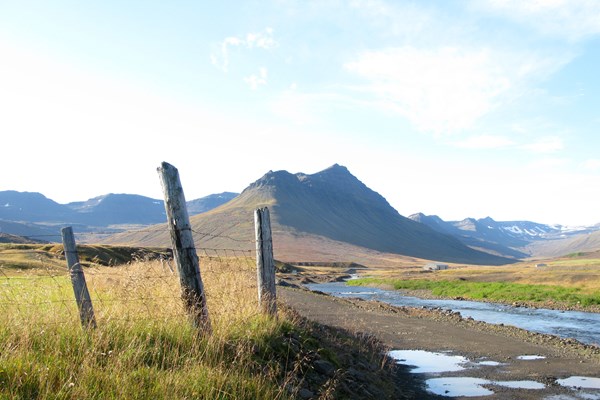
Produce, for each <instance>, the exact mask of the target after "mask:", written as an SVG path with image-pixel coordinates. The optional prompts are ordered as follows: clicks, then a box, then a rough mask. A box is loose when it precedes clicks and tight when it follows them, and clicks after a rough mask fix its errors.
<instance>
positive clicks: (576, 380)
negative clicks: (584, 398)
mask: <svg viewBox="0 0 600 400" xmlns="http://www.w3.org/2000/svg"><path fill="white" fill-rule="evenodd" d="M556 383H558V384H559V385H561V386H565V387H568V388H573V389H579V388H582V389H598V390H600V378H591V377H587V376H571V377H570V378H566V379H557V380H556Z"/></svg>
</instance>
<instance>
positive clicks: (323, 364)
mask: <svg viewBox="0 0 600 400" xmlns="http://www.w3.org/2000/svg"><path fill="white" fill-rule="evenodd" d="M313 366H314V368H315V371H317V372H318V373H320V374H322V375H326V376H329V377H332V376H333V374H334V372H335V367H334V366H333V364H331V363H330V362H329V361H325V360H317V361H315V362H314V364H313Z"/></svg>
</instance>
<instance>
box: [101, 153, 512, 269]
mask: <svg viewBox="0 0 600 400" xmlns="http://www.w3.org/2000/svg"><path fill="white" fill-rule="evenodd" d="M262 206H269V208H270V210H271V221H272V224H273V231H274V236H275V239H274V240H275V244H274V247H275V253H276V254H275V255H276V257H277V258H279V259H281V260H283V261H286V260H294V261H298V260H299V259H298V256H299V254H298V251H297V250H295V249H294V243H295V244H296V245H299V246H301V247H302V250H303V251H302V255H303V257H304V259H305V260H307V261H311V258H312V257H313V252H312V251H311V247H312V246H311V245H310V243H315V242H319V241H322V240H323V239H319V238H326V239H327V240H328V241H329V242H331V243H332V244H333V243H335V245H334V246H333V247H334V248H337V249H339V248H340V246H341V247H343V246H344V245H345V246H348V245H350V246H354V247H355V248H364V249H369V250H371V251H377V252H384V253H391V254H401V255H404V256H409V257H417V258H424V259H433V260H440V261H447V262H464V263H482V264H505V263H506V262H509V260H507V259H505V258H500V257H496V256H492V255H490V254H487V253H483V252H479V251H475V250H473V249H470V248H468V247H467V246H465V245H464V244H463V243H461V242H460V241H459V240H457V239H456V238H453V237H451V236H449V235H445V234H442V233H439V232H436V231H434V230H433V229H431V228H429V227H427V226H424V225H423V224H419V223H417V222H415V221H412V220H410V219H408V218H405V217H403V216H401V215H400V214H399V213H398V212H397V211H396V210H395V209H394V208H392V207H391V206H390V205H389V203H388V202H387V201H386V200H385V198H383V196H381V195H380V194H378V193H376V192H374V191H373V190H371V189H369V188H368V187H367V186H366V185H365V184H363V183H362V182H361V181H359V180H358V179H357V178H356V177H354V176H353V175H352V174H351V173H350V172H349V171H348V170H347V169H346V168H345V167H342V166H339V165H337V164H336V165H334V166H332V167H330V168H328V169H326V170H324V171H321V172H318V173H316V174H312V175H307V174H303V173H298V174H291V173H289V172H286V171H276V172H273V171H269V172H268V173H267V174H265V175H264V176H263V177H262V178H260V179H258V180H257V181H256V182H254V183H252V184H251V185H249V186H248V187H247V188H246V189H245V190H244V191H243V192H242V193H241V194H240V195H239V196H238V197H236V198H234V199H233V200H231V201H230V202H228V203H226V204H224V205H222V206H221V207H218V208H216V209H213V210H211V211H209V212H207V213H204V214H200V215H197V216H194V217H191V222H192V225H193V228H194V231H195V238H196V241H197V242H198V243H199V245H200V246H201V247H217V246H228V247H229V246H236V247H238V248H242V247H245V248H252V238H253V210H254V209H256V208H258V207H262ZM214 236H221V237H214ZM223 236H227V237H226V238H224V237H223ZM110 240H113V241H117V242H120V243H130V244H131V243H144V244H149V245H166V244H168V234H167V232H166V231H162V232H158V233H152V232H147V231H146V232H140V233H137V234H136V233H131V234H122V235H117V236H114V237H112V238H111V239H110ZM278 246H280V247H278ZM229 248H231V247H229ZM321 248H322V247H321ZM323 250H324V251H326V250H325V249H323ZM330 251H331V252H335V253H336V254H331V255H330V257H336V258H338V259H337V260H335V261H348V260H339V257H340V256H341V255H344V253H337V251H335V250H334V249H331V250H330ZM292 253H295V254H294V256H293V257H292V256H291V254H292Z"/></svg>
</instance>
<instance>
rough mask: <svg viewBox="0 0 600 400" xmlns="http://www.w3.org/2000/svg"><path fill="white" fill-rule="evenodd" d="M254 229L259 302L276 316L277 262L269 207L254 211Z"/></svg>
mask: <svg viewBox="0 0 600 400" xmlns="http://www.w3.org/2000/svg"><path fill="white" fill-rule="evenodd" d="M254 228H255V231H256V270H257V281H258V302H259V304H260V306H261V307H262V309H263V310H264V311H265V312H266V313H268V314H270V315H276V314H277V293H276V289H275V261H274V259H273V239H272V236H271V218H270V216H269V209H268V208H267V207H264V208H259V209H256V210H255V211H254Z"/></svg>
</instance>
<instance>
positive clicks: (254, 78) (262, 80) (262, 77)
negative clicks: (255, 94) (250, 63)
mask: <svg viewBox="0 0 600 400" xmlns="http://www.w3.org/2000/svg"><path fill="white" fill-rule="evenodd" d="M244 82H246V83H247V84H248V86H250V89H252V90H256V89H258V87H259V86H262V85H266V84H267V69H266V68H264V67H262V68H260V69H259V71H258V74H253V75H250V76H248V77H246V78H244Z"/></svg>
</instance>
